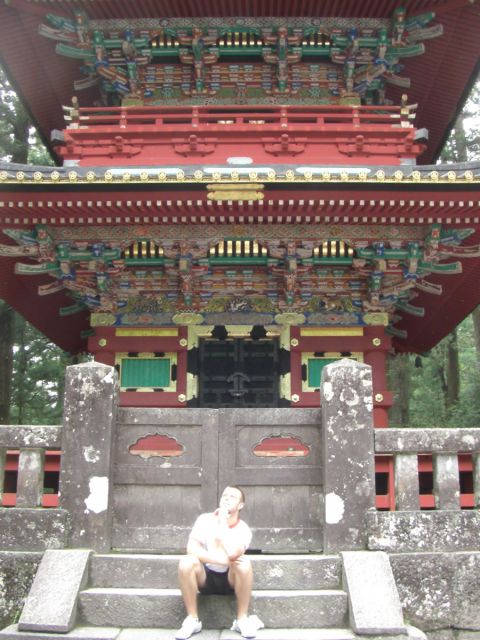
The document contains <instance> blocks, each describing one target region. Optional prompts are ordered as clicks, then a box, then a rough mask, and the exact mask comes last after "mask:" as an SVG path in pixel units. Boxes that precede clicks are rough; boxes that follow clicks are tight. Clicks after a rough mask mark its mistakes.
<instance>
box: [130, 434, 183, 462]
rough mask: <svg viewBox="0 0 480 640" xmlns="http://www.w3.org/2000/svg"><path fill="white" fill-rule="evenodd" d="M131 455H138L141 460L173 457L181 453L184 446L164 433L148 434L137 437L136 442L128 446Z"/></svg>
mask: <svg viewBox="0 0 480 640" xmlns="http://www.w3.org/2000/svg"><path fill="white" fill-rule="evenodd" d="M128 452H129V453H130V454H131V455H132V456H139V457H140V458H142V459H143V460H149V459H150V458H175V457H177V456H181V455H183V453H184V452H185V447H184V446H183V444H180V443H179V442H177V440H175V438H172V437H170V436H167V435H165V434H159V433H155V434H149V435H148V436H143V437H142V438H139V439H138V440H137V442H135V443H134V444H132V445H130V446H129V447H128Z"/></svg>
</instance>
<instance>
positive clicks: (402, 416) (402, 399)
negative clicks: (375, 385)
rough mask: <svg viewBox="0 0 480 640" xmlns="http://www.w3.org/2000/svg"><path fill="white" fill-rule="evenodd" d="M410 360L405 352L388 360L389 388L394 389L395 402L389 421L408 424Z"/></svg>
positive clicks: (402, 425)
mask: <svg viewBox="0 0 480 640" xmlns="http://www.w3.org/2000/svg"><path fill="white" fill-rule="evenodd" d="M410 367H411V362H410V357H409V355H408V354H407V353H397V354H396V355H395V356H394V357H393V358H392V359H391V360H390V375H391V377H390V382H389V385H390V388H392V389H394V390H395V402H394V404H393V407H392V409H391V412H390V419H391V422H392V423H394V424H398V425H399V426H401V427H408V426H410V376H411V369H410Z"/></svg>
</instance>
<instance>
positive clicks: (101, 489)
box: [84, 476, 108, 513]
mask: <svg viewBox="0 0 480 640" xmlns="http://www.w3.org/2000/svg"><path fill="white" fill-rule="evenodd" d="M88 489H89V491H90V495H89V496H88V498H85V500H84V502H85V505H86V507H87V508H86V509H85V511H84V513H91V512H93V513H102V511H106V510H107V507H108V478H107V476H101V477H100V476H93V477H92V478H90V481H89V483H88Z"/></svg>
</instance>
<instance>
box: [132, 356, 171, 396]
mask: <svg viewBox="0 0 480 640" xmlns="http://www.w3.org/2000/svg"><path fill="white" fill-rule="evenodd" d="M171 382H172V380H171V361H170V358H122V359H121V368H120V386H121V388H122V389H126V388H128V389H138V388H143V389H145V388H149V389H159V388H161V389H165V388H168V387H170V385H171Z"/></svg>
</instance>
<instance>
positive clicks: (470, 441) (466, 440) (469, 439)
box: [462, 433, 475, 447]
mask: <svg viewBox="0 0 480 640" xmlns="http://www.w3.org/2000/svg"><path fill="white" fill-rule="evenodd" d="M462 442H463V444H466V445H467V446H470V447H474V446H475V438H474V437H473V436H472V435H470V434H468V433H467V434H466V435H464V436H462Z"/></svg>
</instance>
